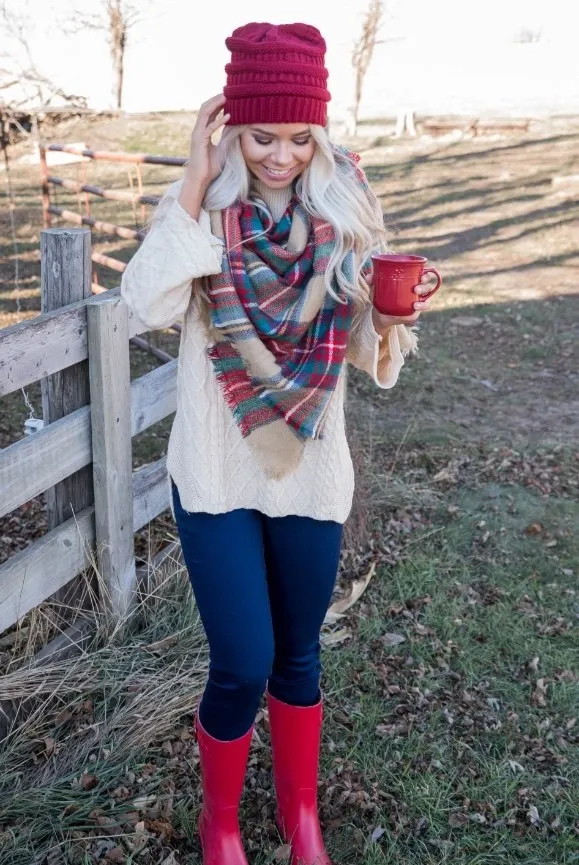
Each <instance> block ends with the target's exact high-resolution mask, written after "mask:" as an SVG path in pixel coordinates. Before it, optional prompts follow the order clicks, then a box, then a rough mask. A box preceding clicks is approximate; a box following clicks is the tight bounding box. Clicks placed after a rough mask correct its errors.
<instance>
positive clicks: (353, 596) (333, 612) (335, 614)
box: [324, 562, 376, 624]
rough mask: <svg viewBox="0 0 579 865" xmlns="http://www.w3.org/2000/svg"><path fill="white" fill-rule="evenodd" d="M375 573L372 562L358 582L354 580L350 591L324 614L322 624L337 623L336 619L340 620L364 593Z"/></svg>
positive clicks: (374, 565) (374, 563)
mask: <svg viewBox="0 0 579 865" xmlns="http://www.w3.org/2000/svg"><path fill="white" fill-rule="evenodd" d="M375 573H376V562H372V564H371V565H370V569H369V570H368V573H367V574H365V576H363V577H362V579H360V580H354V582H353V583H352V585H351V587H350V591H349V592H348V594H347V595H345V596H344V597H343V598H340V600H339V601H336V602H335V603H334V604H332V606H331V607H330V609H329V610H328V612H327V614H326V618H325V619H324V624H332V623H333V622H335V621H337V619H341V618H342V616H343V615H344V613H345V612H346V610H349V609H350V607H352V606H353V605H354V604H355V603H356V601H358V600H359V599H360V598H361V597H362V595H363V594H364V592H365V591H366V589H367V587H368V584H369V582H370V580H371V579H372V577H373V576H374V574H375Z"/></svg>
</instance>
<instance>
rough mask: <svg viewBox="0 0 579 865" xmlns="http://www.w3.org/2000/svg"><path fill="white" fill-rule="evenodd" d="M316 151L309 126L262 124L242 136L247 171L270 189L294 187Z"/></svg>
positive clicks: (245, 130) (245, 131)
mask: <svg viewBox="0 0 579 865" xmlns="http://www.w3.org/2000/svg"><path fill="white" fill-rule="evenodd" d="M315 147H316V145H315V142H314V139H313V138H312V135H311V132H310V127H309V126H308V125H307V124H306V123H258V124H256V125H255V126H248V128H247V129H244V130H243V132H242V134H241V152H242V153H243V158H244V159H245V163H246V165H247V167H248V168H249V170H250V171H251V173H252V174H254V175H255V177H257V178H258V179H259V180H262V181H263V182H264V183H265V185H266V186H269V188H270V189H282V188H283V187H284V186H288V185H289V184H290V183H293V181H294V180H295V179H296V177H299V175H300V174H301V173H302V171H304V169H306V168H307V166H308V165H309V164H310V162H311V161H312V157H313V155H314V150H315Z"/></svg>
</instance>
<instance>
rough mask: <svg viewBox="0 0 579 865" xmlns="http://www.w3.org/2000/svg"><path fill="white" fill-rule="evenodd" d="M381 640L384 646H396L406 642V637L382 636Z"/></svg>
mask: <svg viewBox="0 0 579 865" xmlns="http://www.w3.org/2000/svg"><path fill="white" fill-rule="evenodd" d="M382 639H383V642H384V645H385V646H398V645H400V643H405V642H406V637H405V636H404V635H403V634H384V637H383V638H382Z"/></svg>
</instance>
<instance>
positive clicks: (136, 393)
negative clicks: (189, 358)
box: [131, 359, 178, 436]
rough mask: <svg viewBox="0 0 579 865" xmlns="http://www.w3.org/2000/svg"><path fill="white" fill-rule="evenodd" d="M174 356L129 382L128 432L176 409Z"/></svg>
mask: <svg viewBox="0 0 579 865" xmlns="http://www.w3.org/2000/svg"><path fill="white" fill-rule="evenodd" d="M177 364H178V361H177V359H175V360H172V361H170V362H169V363H165V364H163V366H159V367H157V369H154V370H152V371H151V372H148V373H147V374H146V375H142V376H140V377H139V378H136V379H133V381H132V382H131V435H134V436H135V435H137V434H138V433H140V432H143V430H146V429H147V428H148V427H150V426H152V425H153V424H154V423H157V422H158V421H160V420H163V418H166V417H168V416H169V415H170V414H173V412H174V411H176V409H177Z"/></svg>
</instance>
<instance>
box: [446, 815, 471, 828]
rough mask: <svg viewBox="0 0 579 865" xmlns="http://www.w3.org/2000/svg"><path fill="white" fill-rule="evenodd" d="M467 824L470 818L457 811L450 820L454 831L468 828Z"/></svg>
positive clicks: (449, 823) (449, 822)
mask: <svg viewBox="0 0 579 865" xmlns="http://www.w3.org/2000/svg"><path fill="white" fill-rule="evenodd" d="M467 823H468V817H467V815H466V814H463V813H462V812H461V811H455V812H454V813H452V814H451V815H450V816H449V818H448V825H449V826H452V828H453V829H460V828H461V827H462V826H466V825H467Z"/></svg>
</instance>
